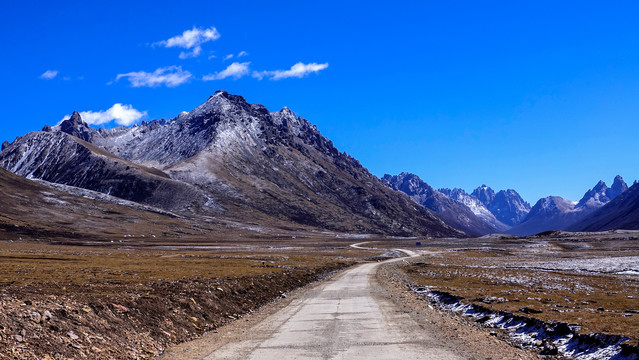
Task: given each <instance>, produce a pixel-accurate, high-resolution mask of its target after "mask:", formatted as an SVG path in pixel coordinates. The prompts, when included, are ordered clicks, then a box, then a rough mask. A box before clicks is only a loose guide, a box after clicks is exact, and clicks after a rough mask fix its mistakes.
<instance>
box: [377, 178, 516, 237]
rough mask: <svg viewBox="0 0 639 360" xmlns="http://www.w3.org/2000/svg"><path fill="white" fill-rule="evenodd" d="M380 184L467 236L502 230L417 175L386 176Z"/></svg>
mask: <svg viewBox="0 0 639 360" xmlns="http://www.w3.org/2000/svg"><path fill="white" fill-rule="evenodd" d="M382 183H384V184H385V185H386V186H388V187H389V188H391V189H394V190H398V191H401V192H403V193H405V194H406V195H408V196H410V197H411V198H412V199H413V200H414V201H415V202H417V203H418V204H420V205H422V206H424V207H426V208H427V209H429V210H431V211H433V212H434V213H435V214H436V215H437V216H438V217H439V218H440V219H442V220H444V222H445V223H446V224H448V225H450V226H453V227H455V228H457V229H460V230H462V231H464V232H466V233H467V234H469V235H473V236H481V235H485V234H490V233H496V232H500V231H502V230H504V229H502V228H498V227H496V226H495V225H494V224H493V223H490V222H488V221H484V220H483V219H482V218H480V217H478V216H477V215H476V214H474V213H473V211H471V209H469V208H468V207H467V206H466V205H464V204H463V203H461V202H459V201H457V200H454V199H451V198H450V197H448V196H446V195H444V194H442V193H441V192H439V191H437V190H435V189H433V188H432V187H431V186H430V185H428V184H427V183H425V182H424V181H422V179H420V178H419V177H418V176H417V175H414V174H410V173H406V172H403V173H401V174H399V175H394V176H391V175H388V174H386V175H384V177H383V178H382ZM493 219H494V217H493ZM495 221H496V220H495ZM502 226H503V224H502Z"/></svg>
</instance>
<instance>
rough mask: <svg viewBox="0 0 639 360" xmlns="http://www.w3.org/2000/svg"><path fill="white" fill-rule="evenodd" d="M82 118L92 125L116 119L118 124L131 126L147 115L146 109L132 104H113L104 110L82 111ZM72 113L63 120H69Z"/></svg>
mask: <svg viewBox="0 0 639 360" xmlns="http://www.w3.org/2000/svg"><path fill="white" fill-rule="evenodd" d="M80 116H82V120H84V121H85V122H86V123H87V124H90V125H103V124H107V123H110V122H112V121H115V123H116V124H118V125H124V126H129V125H131V124H134V123H135V122H136V121H138V120H140V119H142V118H143V117H146V116H147V112H146V111H139V110H136V109H135V108H133V106H131V105H122V104H121V103H117V104H113V106H111V107H110V108H109V109H107V110H104V111H82V112H80ZM70 117H71V115H66V116H65V117H64V118H63V119H62V120H67V119H69V118H70Z"/></svg>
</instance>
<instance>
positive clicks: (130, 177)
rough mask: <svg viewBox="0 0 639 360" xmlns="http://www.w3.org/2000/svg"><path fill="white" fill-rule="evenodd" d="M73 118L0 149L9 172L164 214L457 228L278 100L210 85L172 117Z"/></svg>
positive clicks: (433, 232)
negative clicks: (94, 124) (93, 122)
mask: <svg viewBox="0 0 639 360" xmlns="http://www.w3.org/2000/svg"><path fill="white" fill-rule="evenodd" d="M79 117H80V115H79V114H77V113H74V115H73V116H72V117H71V118H70V119H69V120H66V121H65V122H62V123H61V124H60V125H59V126H55V127H46V128H45V129H43V131H40V132H34V133H29V134H27V135H25V136H23V137H21V138H18V139H17V140H16V141H14V142H13V143H12V144H9V145H6V144H5V146H4V150H2V152H0V166H2V167H3V168H5V169H8V170H10V171H12V172H14V173H16V174H19V175H22V176H25V177H32V178H38V179H43V180H46V181H50V182H55V183H60V184H67V185H73V186H77V187H82V188H85V189H90V190H95V191H100V192H103V193H107V194H110V195H113V196H117V197H120V198H123V199H128V200H133V201H136V202H140V203H144V204H150V205H154V206H157V207H161V208H163V209H167V210H171V211H182V212H191V213H194V214H204V215H213V216H219V217H224V218H227V219H233V220H237V221H240V222H256V223H288V224H289V226H307V227H308V226H310V227H314V228H320V229H328V230H334V231H344V232H358V233H380V234H391V235H405V236H413V235H426V236H461V235H462V233H461V232H459V231H457V230H455V229H453V228H451V227H449V226H447V225H446V224H444V223H443V222H442V221H441V220H440V219H439V218H437V217H436V216H434V215H433V214H432V213H430V212H429V211H428V210H426V209H425V208H423V207H422V206H420V205H418V204H416V203H414V202H413V201H412V200H411V199H410V198H408V197H407V196H406V195H404V194H401V193H399V192H396V191H393V190H391V189H389V188H387V187H386V186H384V185H383V184H382V183H381V182H380V181H379V180H378V179H377V178H376V177H375V176H373V175H371V174H370V173H369V172H368V171H367V170H366V169H365V168H364V167H362V166H361V164H360V163H359V162H358V161H357V160H355V159H353V158H352V157H350V156H348V155H346V154H345V153H340V152H339V151H338V150H337V149H336V148H335V147H334V146H333V144H332V142H331V141H329V140H328V139H326V138H325V137H323V136H322V135H321V134H320V133H319V131H318V130H317V128H316V127H315V126H313V125H312V124H310V123H309V122H308V121H307V120H305V119H302V118H301V117H296V116H295V115H294V114H293V113H292V112H291V111H290V110H288V109H287V108H284V109H282V110H281V111H279V112H273V113H271V112H269V111H268V110H267V109H266V108H265V107H264V106H261V105H255V104H249V103H247V102H246V101H245V100H244V98H242V97H241V96H237V95H231V94H228V93H227V92H224V91H218V92H216V93H215V94H214V95H212V96H211V97H210V98H209V99H208V100H207V101H206V102H205V103H204V104H202V105H200V106H198V107H197V108H196V109H194V110H193V111H191V112H189V113H186V114H181V115H180V116H178V117H177V118H175V119H173V120H171V121H168V122H165V121H152V122H144V123H143V124H142V125H139V126H134V127H131V128H126V127H118V128H114V129H100V130H96V129H93V128H90V127H88V126H86V124H85V123H84V122H83V121H81V119H79Z"/></svg>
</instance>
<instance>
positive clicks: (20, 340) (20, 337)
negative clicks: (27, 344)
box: [13, 335, 24, 342]
mask: <svg viewBox="0 0 639 360" xmlns="http://www.w3.org/2000/svg"><path fill="white" fill-rule="evenodd" d="M13 338H14V339H16V341H17V342H22V341H23V340H24V339H23V338H22V335H13Z"/></svg>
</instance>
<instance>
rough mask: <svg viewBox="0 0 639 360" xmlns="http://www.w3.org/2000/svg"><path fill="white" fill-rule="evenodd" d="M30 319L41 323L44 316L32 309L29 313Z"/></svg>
mask: <svg viewBox="0 0 639 360" xmlns="http://www.w3.org/2000/svg"><path fill="white" fill-rule="evenodd" d="M29 319H31V321H33V322H35V323H39V322H40V320H42V316H41V315H40V313H39V312H37V311H32V312H30V313H29Z"/></svg>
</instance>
